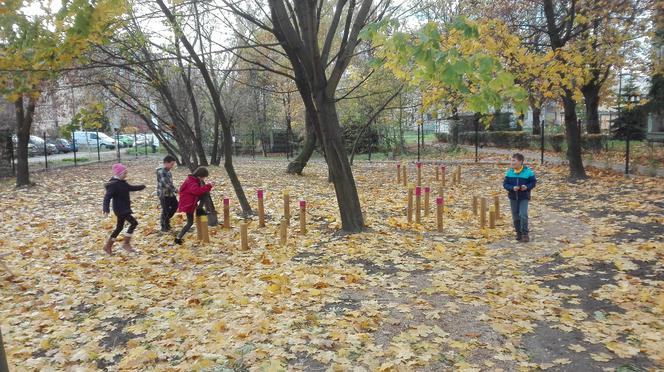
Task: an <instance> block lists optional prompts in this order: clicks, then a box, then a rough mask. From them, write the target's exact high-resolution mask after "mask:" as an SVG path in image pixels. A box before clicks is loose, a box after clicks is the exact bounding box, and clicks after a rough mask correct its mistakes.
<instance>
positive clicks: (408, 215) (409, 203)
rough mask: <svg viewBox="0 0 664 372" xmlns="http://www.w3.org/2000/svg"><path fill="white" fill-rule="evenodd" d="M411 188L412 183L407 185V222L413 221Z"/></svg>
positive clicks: (412, 187)
mask: <svg viewBox="0 0 664 372" xmlns="http://www.w3.org/2000/svg"><path fill="white" fill-rule="evenodd" d="M413 189H414V186H413V185H408V207H407V209H406V215H407V217H408V223H413Z"/></svg>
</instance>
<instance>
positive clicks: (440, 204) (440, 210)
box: [436, 197, 445, 232]
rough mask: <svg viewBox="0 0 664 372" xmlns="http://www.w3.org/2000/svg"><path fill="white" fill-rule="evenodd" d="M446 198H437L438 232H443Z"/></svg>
mask: <svg viewBox="0 0 664 372" xmlns="http://www.w3.org/2000/svg"><path fill="white" fill-rule="evenodd" d="M444 200H445V199H443V198H442V197H438V198H436V226H437V228H438V232H443V211H444V208H445V204H444Z"/></svg>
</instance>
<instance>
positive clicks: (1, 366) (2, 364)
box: [0, 329, 9, 372]
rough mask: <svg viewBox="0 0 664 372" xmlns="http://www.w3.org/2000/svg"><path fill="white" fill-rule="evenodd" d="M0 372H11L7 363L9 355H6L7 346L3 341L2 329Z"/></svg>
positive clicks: (0, 336)
mask: <svg viewBox="0 0 664 372" xmlns="http://www.w3.org/2000/svg"><path fill="white" fill-rule="evenodd" d="M0 371H2V372H5V371H7V372H9V364H8V363H7V354H5V344H4V342H3V341H2V329H0Z"/></svg>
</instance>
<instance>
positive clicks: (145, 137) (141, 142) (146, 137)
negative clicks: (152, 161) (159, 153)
mask: <svg viewBox="0 0 664 372" xmlns="http://www.w3.org/2000/svg"><path fill="white" fill-rule="evenodd" d="M146 143H147V146H148V147H157V146H159V138H157V136H155V135H154V134H144V133H139V134H137V135H136V143H134V146H138V147H143V146H145V145H146Z"/></svg>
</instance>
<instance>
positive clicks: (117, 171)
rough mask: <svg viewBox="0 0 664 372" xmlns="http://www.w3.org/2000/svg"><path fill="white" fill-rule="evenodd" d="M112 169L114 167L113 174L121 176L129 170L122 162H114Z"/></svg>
mask: <svg viewBox="0 0 664 372" xmlns="http://www.w3.org/2000/svg"><path fill="white" fill-rule="evenodd" d="M112 169H113V175H114V176H118V177H119V176H121V175H122V173H124V172H126V171H127V167H126V166H124V165H122V164H120V163H116V164H113V168H112Z"/></svg>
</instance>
